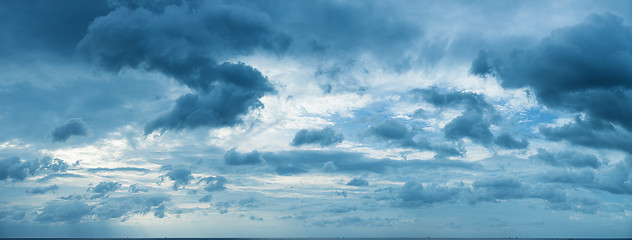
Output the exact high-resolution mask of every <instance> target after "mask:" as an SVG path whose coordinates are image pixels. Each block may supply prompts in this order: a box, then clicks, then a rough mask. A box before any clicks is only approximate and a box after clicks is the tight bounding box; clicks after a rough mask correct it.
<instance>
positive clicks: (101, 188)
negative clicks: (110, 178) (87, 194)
mask: <svg viewBox="0 0 632 240" xmlns="http://www.w3.org/2000/svg"><path fill="white" fill-rule="evenodd" d="M119 188H121V184H120V183H117V182H99V184H97V185H96V186H94V187H93V188H90V189H89V191H91V192H93V193H95V194H94V195H92V197H91V199H96V198H107V197H108V194H109V193H111V192H114V191H116V190H118V189H119Z"/></svg>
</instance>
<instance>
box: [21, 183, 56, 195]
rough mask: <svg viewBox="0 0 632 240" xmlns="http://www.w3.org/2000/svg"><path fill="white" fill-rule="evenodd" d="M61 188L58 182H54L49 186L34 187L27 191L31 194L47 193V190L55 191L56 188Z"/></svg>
mask: <svg viewBox="0 0 632 240" xmlns="http://www.w3.org/2000/svg"><path fill="white" fill-rule="evenodd" d="M57 189H59V187H58V186H57V184H53V185H50V186H47V187H35V188H32V189H28V190H26V193H30V194H45V193H47V192H55V190H57Z"/></svg>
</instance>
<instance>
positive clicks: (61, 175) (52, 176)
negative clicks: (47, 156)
mask: <svg viewBox="0 0 632 240" xmlns="http://www.w3.org/2000/svg"><path fill="white" fill-rule="evenodd" d="M55 178H85V176H83V175H79V174H75V173H54V174H48V175H46V176H44V177H42V178H40V179H37V182H48V181H50V180H52V179H55Z"/></svg>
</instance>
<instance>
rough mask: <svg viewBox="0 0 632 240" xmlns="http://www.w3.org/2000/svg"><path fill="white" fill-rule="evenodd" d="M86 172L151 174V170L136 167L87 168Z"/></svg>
mask: <svg viewBox="0 0 632 240" xmlns="http://www.w3.org/2000/svg"><path fill="white" fill-rule="evenodd" d="M87 170H88V172H93V173H96V172H141V173H147V172H151V170H149V169H146V168H138V167H117V168H103V167H99V168H89V169H87Z"/></svg>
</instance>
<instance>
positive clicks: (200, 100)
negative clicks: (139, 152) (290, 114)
mask: <svg viewBox="0 0 632 240" xmlns="http://www.w3.org/2000/svg"><path fill="white" fill-rule="evenodd" d="M223 65H227V66H230V67H228V68H231V69H232V70H231V71H236V72H235V73H233V75H229V77H231V78H230V79H226V80H227V81H245V82H246V83H243V84H244V85H243V86H239V85H235V84H234V83H233V82H220V83H216V84H213V87H212V89H210V90H209V92H208V93H199V94H186V95H184V96H181V97H179V98H178V99H177V100H176V104H175V106H173V108H172V109H171V110H169V111H168V112H166V113H163V114H162V115H160V116H158V117H157V118H155V119H153V120H151V121H150V122H149V123H147V125H146V126H145V134H149V133H152V132H153V131H155V130H159V129H163V130H169V129H174V130H182V129H195V128H198V127H211V128H219V127H231V126H235V125H236V124H239V123H241V122H242V121H241V116H243V115H245V114H246V113H248V112H249V111H251V110H253V109H257V108H261V107H263V104H262V103H261V101H260V100H259V99H260V98H261V97H263V95H264V94H266V93H269V92H273V87H272V85H270V84H269V82H268V80H267V78H265V77H263V75H261V73H260V72H259V71H257V70H255V69H253V68H251V67H249V66H246V65H244V64H242V63H239V64H229V63H224V64H223ZM237 71H250V72H251V73H250V74H249V73H239V72H237ZM240 77H244V78H246V79H241V80H239V79H237V78H240ZM251 77H254V78H251ZM247 82H253V85H247V84H249V83H247ZM256 82H265V84H262V85H263V86H256V85H255V84H256Z"/></svg>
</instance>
